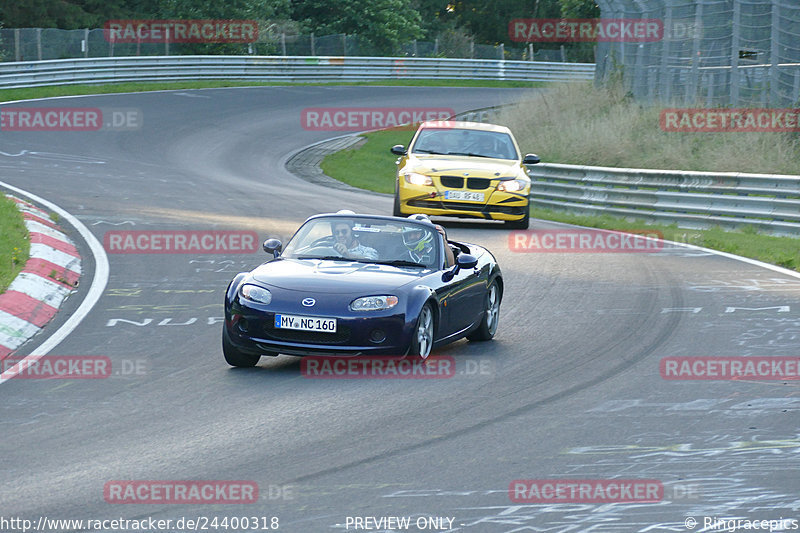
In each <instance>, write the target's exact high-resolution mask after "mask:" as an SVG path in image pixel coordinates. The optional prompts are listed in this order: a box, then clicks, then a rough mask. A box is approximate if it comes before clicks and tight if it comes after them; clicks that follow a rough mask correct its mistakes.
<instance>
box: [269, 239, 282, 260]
mask: <svg viewBox="0 0 800 533" xmlns="http://www.w3.org/2000/svg"><path fill="white" fill-rule="evenodd" d="M282 249H283V244H282V243H281V241H279V240H278V239H267V240H266V241H264V251H265V252H267V253H268V254H272V257H278V256H279V255H281V250H282Z"/></svg>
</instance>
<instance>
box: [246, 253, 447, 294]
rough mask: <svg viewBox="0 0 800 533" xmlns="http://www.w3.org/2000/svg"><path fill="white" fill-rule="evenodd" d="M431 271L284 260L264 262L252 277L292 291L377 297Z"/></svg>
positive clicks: (360, 264)
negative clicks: (374, 295)
mask: <svg viewBox="0 0 800 533" xmlns="http://www.w3.org/2000/svg"><path fill="white" fill-rule="evenodd" d="M430 272H431V271H430V270H429V269H422V268H418V267H393V266H389V265H376V264H372V263H357V262H353V261H329V260H322V259H289V258H283V257H281V258H278V259H275V260H273V261H269V262H267V263H264V264H263V265H261V266H259V267H258V268H256V269H255V270H253V272H252V273H251V275H252V277H253V279H254V280H255V281H257V282H259V283H263V284H265V285H269V286H271V287H277V288H281V289H286V290H290V291H302V292H306V293H328V294H349V293H356V292H364V291H366V292H369V293H373V294H377V293H379V292H383V291H391V290H394V289H397V288H399V287H401V286H403V285H405V284H407V283H411V282H413V281H415V280H417V279H419V278H420V277H422V276H424V275H425V274H430Z"/></svg>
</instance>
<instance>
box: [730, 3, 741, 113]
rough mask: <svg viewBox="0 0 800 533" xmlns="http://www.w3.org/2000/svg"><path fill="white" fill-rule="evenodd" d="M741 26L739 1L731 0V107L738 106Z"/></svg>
mask: <svg viewBox="0 0 800 533" xmlns="http://www.w3.org/2000/svg"><path fill="white" fill-rule="evenodd" d="M741 24H742V3H741V0H733V35H732V36H731V91H730V94H731V105H732V106H733V107H736V106H738V105H739V46H741V45H740V44H739V39H740V36H739V33H740V29H739V27H740V26H741Z"/></svg>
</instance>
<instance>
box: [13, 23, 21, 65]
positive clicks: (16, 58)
mask: <svg viewBox="0 0 800 533" xmlns="http://www.w3.org/2000/svg"><path fill="white" fill-rule="evenodd" d="M20 58H21V55H20V52H19V28H14V61H20V60H21V59H20Z"/></svg>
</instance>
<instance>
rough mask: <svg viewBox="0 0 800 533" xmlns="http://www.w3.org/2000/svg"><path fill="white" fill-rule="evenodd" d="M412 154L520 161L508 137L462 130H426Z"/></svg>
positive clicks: (493, 133)
mask: <svg viewBox="0 0 800 533" xmlns="http://www.w3.org/2000/svg"><path fill="white" fill-rule="evenodd" d="M411 153H414V154H441V155H463V156H470V157H491V158H494V159H519V154H518V153H517V150H516V148H515V147H514V142H513V141H512V140H511V136H510V135H509V134H507V133H503V132H499V131H480V130H469V129H462V128H425V129H423V130H422V131H420V132H419V135H418V136H417V139H416V141H415V142H414V145H413V146H412V147H411Z"/></svg>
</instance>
